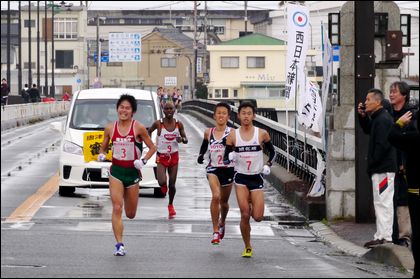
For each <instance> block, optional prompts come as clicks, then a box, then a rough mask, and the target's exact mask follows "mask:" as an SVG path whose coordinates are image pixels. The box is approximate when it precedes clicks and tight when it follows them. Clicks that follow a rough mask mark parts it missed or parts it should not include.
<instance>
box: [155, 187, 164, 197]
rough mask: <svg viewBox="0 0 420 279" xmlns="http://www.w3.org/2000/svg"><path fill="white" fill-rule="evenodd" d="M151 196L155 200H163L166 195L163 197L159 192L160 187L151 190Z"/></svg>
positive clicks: (160, 191)
mask: <svg viewBox="0 0 420 279" xmlns="http://www.w3.org/2000/svg"><path fill="white" fill-rule="evenodd" d="M153 196H154V197H155V198H164V197H165V196H166V195H164V194H163V193H162V190H160V187H159V188H154V189H153Z"/></svg>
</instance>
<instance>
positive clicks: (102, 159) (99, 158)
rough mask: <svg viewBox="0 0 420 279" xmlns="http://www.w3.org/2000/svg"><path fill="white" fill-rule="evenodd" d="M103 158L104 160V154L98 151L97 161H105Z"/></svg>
mask: <svg viewBox="0 0 420 279" xmlns="http://www.w3.org/2000/svg"><path fill="white" fill-rule="evenodd" d="M105 160H106V155H105V154H103V153H99V155H98V161H99V162H105Z"/></svg>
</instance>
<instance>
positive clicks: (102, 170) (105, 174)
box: [101, 168, 109, 178]
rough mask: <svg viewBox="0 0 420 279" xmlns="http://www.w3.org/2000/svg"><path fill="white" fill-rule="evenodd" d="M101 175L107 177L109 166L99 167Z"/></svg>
mask: <svg viewBox="0 0 420 279" xmlns="http://www.w3.org/2000/svg"><path fill="white" fill-rule="evenodd" d="M101 177H102V178H109V168H101Z"/></svg>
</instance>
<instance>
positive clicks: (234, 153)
mask: <svg viewBox="0 0 420 279" xmlns="http://www.w3.org/2000/svg"><path fill="white" fill-rule="evenodd" d="M235 160H236V152H230V153H229V161H231V162H233V161H235Z"/></svg>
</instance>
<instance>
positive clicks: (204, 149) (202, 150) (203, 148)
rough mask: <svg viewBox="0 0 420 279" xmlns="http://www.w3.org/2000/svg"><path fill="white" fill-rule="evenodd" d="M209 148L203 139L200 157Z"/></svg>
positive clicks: (207, 142)
mask: <svg viewBox="0 0 420 279" xmlns="http://www.w3.org/2000/svg"><path fill="white" fill-rule="evenodd" d="M208 146H209V141H208V140H207V139H203V143H202V144H201V147H200V155H204V154H206V152H207V148H208Z"/></svg>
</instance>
